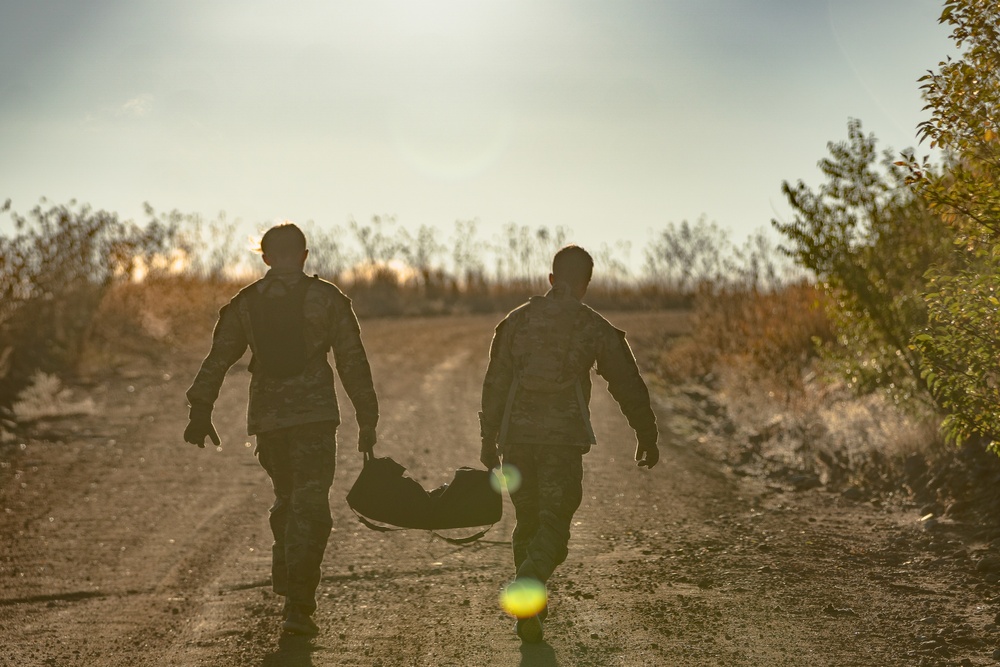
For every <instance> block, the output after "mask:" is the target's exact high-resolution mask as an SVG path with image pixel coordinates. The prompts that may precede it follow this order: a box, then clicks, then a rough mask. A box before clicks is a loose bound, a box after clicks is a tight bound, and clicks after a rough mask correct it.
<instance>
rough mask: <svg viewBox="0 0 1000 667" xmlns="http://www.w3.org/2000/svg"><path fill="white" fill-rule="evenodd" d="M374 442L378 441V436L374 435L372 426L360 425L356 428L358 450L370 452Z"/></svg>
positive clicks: (365, 452)
mask: <svg viewBox="0 0 1000 667" xmlns="http://www.w3.org/2000/svg"><path fill="white" fill-rule="evenodd" d="M376 442H378V437H377V436H376V435H375V427H374V426H361V427H359V428H358V451H359V452H362V453H364V454H371V453H372V450H373V449H374V448H375V443H376Z"/></svg>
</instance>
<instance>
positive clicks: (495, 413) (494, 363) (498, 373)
mask: <svg viewBox="0 0 1000 667" xmlns="http://www.w3.org/2000/svg"><path fill="white" fill-rule="evenodd" d="M509 329H510V327H509V325H508V323H507V320H504V321H503V322H501V323H500V324H499V325H498V326H497V328H496V332H494V334H493V343H492V344H491V345H490V363H489V366H488V367H487V368H486V377H485V378H484V379H483V399H482V409H483V411H482V413H480V417H479V422H480V424H479V427H480V435H481V436H482V440H483V442H488V443H491V444H492V443H496V441H497V436H498V435H499V433H500V423H501V422H502V421H503V413H504V409H505V408H506V407H507V396H508V394H509V393H510V385H511V383H512V382H513V381H514V358H513V355H512V354H511V347H510V332H509Z"/></svg>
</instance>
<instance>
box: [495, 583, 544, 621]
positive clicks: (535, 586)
mask: <svg viewBox="0 0 1000 667" xmlns="http://www.w3.org/2000/svg"><path fill="white" fill-rule="evenodd" d="M545 603H546V595H545V584H543V583H542V582H540V581H538V580H536V579H530V578H526V579H517V580H515V581H513V582H511V583H510V584H508V585H507V586H506V587H505V588H504V589H503V591H502V592H501V593H500V606H501V607H503V610H504V611H506V612H507V613H508V614H510V615H511V616H516V617H518V618H528V617H531V616H534V615H536V614H538V613H539V612H540V611H542V609H544V608H545Z"/></svg>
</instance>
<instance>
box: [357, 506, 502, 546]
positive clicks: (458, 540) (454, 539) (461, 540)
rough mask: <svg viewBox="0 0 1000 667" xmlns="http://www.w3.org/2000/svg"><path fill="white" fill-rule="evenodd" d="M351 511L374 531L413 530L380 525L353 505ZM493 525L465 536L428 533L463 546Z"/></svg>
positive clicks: (480, 537)
mask: <svg viewBox="0 0 1000 667" xmlns="http://www.w3.org/2000/svg"><path fill="white" fill-rule="evenodd" d="M351 511H352V512H354V516H356V517H358V521H360V522H361V523H363V524H364V525H365V527H366V528H369V529H371V530H374V531H375V532H378V533H395V532H396V531H400V530H413V529H411V528H398V527H396V526H382V525H379V524H377V523H375V522H373V521H371V520H370V519H366V518H365V517H363V516H362V515H360V514H358V511H357V510H356V509H354V508H353V507H352V508H351ZM495 525H496V524H490V525H489V526H487V527H486V528H483V529H482V530H480V531H479V532H477V533H473V534H472V535H468V536H466V537H448V536H447V535H441V534H440V533H438V532H437V531H434V530H432V531H430V534H431V535H433V536H434V537H436V538H438V539H440V540H444V541H445V542H447V543H448V544H454V545H456V546H462V547H464V546H468V545H470V544H472V543H473V542H477V541H479V540H481V539H483V538H484V537H486V533H488V532H490V530H491V529H492V528H493V526H495Z"/></svg>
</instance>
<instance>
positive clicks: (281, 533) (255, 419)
mask: <svg viewBox="0 0 1000 667" xmlns="http://www.w3.org/2000/svg"><path fill="white" fill-rule="evenodd" d="M260 247H261V252H262V253H263V259H264V263H265V264H267V265H268V266H269V267H270V269H269V270H268V272H267V273H266V275H265V276H264V277H263V278H262V279H260V280H258V281H257V282H255V283H253V284H251V285H249V286H247V287H245V288H244V289H243V290H241V291H240V292H239V293H238V294H237V295H236V296H235V297H233V299H232V300H231V301H230V302H229V303H228V304H227V305H225V306H223V307H222V310H221V311H219V321H218V324H217V325H216V327H215V333H214V334H213V338H212V348H211V351H210V352H209V353H208V356H207V357H206V358H205V361H204V362H203V363H202V365H201V370H200V371H199V372H198V375H197V376H196V377H195V380H194V383H193V384H192V385H191V388H190V389H188V392H187V399H188V401H189V403H190V405H191V413H190V423H189V424H188V427H187V429H186V430H185V431H184V440H185V441H187V442H190V443H192V444H196V445H198V446H199V447H204V446H205V444H204V443H205V438H206V437H209V438H211V439H212V441H213V442H214V443H215V444H216V446H218V445H219V444H220V441H219V436H218V434H217V433H216V431H215V428H214V427H213V425H212V407H213V405H214V404H215V401H216V399H217V398H218V396H219V389H220V388H221V386H222V381H223V379H224V378H225V375H226V372H227V371H228V370H229V368H230V367H231V366H232V365H233V364H234V363H236V362H237V361H238V360H239V359H240V357H242V356H243V353H244V352H245V351H246V349H247V347H249V348H250V350H251V352H252V354H253V357H252V359H251V361H250V372H251V374H252V377H251V380H250V401H249V406H248V410H247V432H248V433H249V434H250V435H256V436H257V447H256V449H255V450H254V453H255V454H256V456H257V458H258V460H259V462H260V464H261V466H262V467H263V468H264V470H265V471H267V474H268V476H269V477H270V478H271V484H272V486H273V487H274V496H275V500H274V504H273V505H272V506H271V509H270V524H271V531H272V533H273V534H274V544H273V547H272V561H271V585H272V588H273V589H274V592H275V593H277V594H278V595H282V596H284V597H285V604H284V614H283V615H284V620H283V622H282V630H283V632H285V633H287V634H299V635H308V636H312V635H315V634H317V633H318V632H319V629H318V627H317V626H316V624H315V623H314V622H313V620H312V618H311V616H312V614H313V612H314V611H315V610H316V599H315V596H316V587H317V586H318V585H319V580H320V565H321V563H322V561H323V552H324V550H325V549H326V542H327V539H328V538H329V536H330V530H331V527H332V523H333V522H332V519H331V516H330V502H329V493H330V487H331V485H332V484H333V476H334V469H335V465H336V454H337V440H336V432H337V426H338V425H339V424H340V411H339V409H338V406H337V394H336V390H335V387H334V377H333V369H332V368H331V367H330V364H329V362H328V361H327V352H328V351H329V350H331V349H332V350H333V354H334V359H335V361H336V366H337V372H338V374H339V375H340V379H341V381H342V382H343V385H344V388H345V389H346V390H347V395H348V397H349V398H350V400H351V402H352V403H353V404H354V408H355V411H356V413H357V420H358V450H360V451H362V452H368V453H370V452H371V451H372V448H373V447H374V446H375V441H376V436H375V426H376V424H377V423H378V399H377V398H376V396H375V388H374V386H373V385H372V376H371V369H370V367H369V365H368V357H367V356H366V355H365V349H364V346H363V345H362V343H361V330H360V327H359V325H358V320H357V317H355V315H354V310H353V309H352V308H351V301H350V299H348V298H347V297H346V296H345V295H344V293H343V292H341V291H340V289H338V288H337V286H336V285H333V284H331V283H328V282H326V281H324V280H320V279H319V278H318V277H316V276H313V277H308V276H306V275H305V274H304V273H303V271H302V269H303V266H304V264H305V260H306V257H307V256H308V254H309V251H308V250H307V249H306V238H305V235H304V234H303V233H302V230H300V229H299V228H298V227H296V226H295V225H294V224H291V223H285V224H281V225H277V226H275V227H272V228H271V229H269V230H267V232H266V233H265V234H264V236H263V238H262V239H261V242H260Z"/></svg>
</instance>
